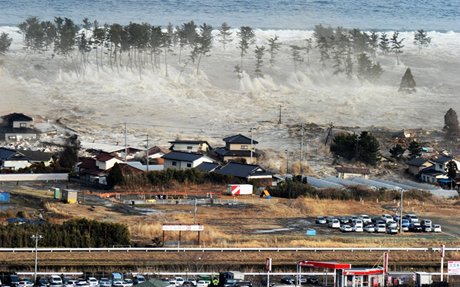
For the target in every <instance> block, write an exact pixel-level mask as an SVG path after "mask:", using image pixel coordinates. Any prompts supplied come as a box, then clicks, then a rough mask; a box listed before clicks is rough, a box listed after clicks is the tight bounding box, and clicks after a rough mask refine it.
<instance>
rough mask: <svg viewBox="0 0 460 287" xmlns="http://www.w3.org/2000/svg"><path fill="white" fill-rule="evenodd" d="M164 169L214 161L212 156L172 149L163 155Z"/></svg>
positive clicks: (185, 167)
mask: <svg viewBox="0 0 460 287" xmlns="http://www.w3.org/2000/svg"><path fill="white" fill-rule="evenodd" d="M163 159H164V169H168V168H172V169H189V168H194V167H197V166H198V165H200V164H201V163H203V162H214V161H213V160H212V159H211V158H209V157H207V156H205V155H202V154H200V153H192V152H180V151H172V152H170V153H168V154H165V155H164V156H163Z"/></svg>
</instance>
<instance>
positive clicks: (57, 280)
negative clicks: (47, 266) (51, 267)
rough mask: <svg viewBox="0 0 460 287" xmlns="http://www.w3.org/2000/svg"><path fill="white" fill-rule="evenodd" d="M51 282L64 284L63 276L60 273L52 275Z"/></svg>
mask: <svg viewBox="0 0 460 287" xmlns="http://www.w3.org/2000/svg"><path fill="white" fill-rule="evenodd" d="M49 282H50V284H61V285H62V278H61V276H58V275H51V276H50V279H49Z"/></svg>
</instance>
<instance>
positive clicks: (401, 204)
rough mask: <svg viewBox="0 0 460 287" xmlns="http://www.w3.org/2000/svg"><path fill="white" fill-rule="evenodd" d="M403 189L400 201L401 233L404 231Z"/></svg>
mask: <svg viewBox="0 0 460 287" xmlns="http://www.w3.org/2000/svg"><path fill="white" fill-rule="evenodd" d="M403 192H404V191H403V190H402V189H401V201H400V202H399V233H401V234H402V233H403V226H402V221H403Z"/></svg>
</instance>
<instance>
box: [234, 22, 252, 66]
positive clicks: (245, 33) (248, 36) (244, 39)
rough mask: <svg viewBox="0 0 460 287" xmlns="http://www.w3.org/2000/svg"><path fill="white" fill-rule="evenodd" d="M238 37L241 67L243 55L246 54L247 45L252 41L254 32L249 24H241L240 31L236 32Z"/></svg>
mask: <svg viewBox="0 0 460 287" xmlns="http://www.w3.org/2000/svg"><path fill="white" fill-rule="evenodd" d="M237 35H238V37H239V38H240V42H239V48H240V51H241V53H240V56H241V61H240V68H241V69H243V57H244V55H246V53H247V51H248V49H249V45H251V44H253V43H254V38H255V34H254V31H253V30H252V28H251V27H249V26H241V28H240V31H239V32H238V33H237Z"/></svg>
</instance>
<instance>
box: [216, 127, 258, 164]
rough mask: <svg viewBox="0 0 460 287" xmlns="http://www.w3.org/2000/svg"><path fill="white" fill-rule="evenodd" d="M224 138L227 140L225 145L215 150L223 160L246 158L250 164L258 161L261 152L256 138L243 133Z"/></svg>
mask: <svg viewBox="0 0 460 287" xmlns="http://www.w3.org/2000/svg"><path fill="white" fill-rule="evenodd" d="M223 140H224V142H225V147H220V148H217V149H215V150H214V151H215V153H216V154H217V155H218V157H219V158H220V159H221V160H222V161H224V162H228V161H235V160H244V161H245V162H247V163H250V164H253V163H255V162H256V161H257V157H259V154H258V153H257V152H256V149H255V145H257V144H258V142H257V141H256V140H254V139H252V138H249V137H247V136H244V135H242V134H237V135H233V136H229V137H226V138H224V139H223Z"/></svg>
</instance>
